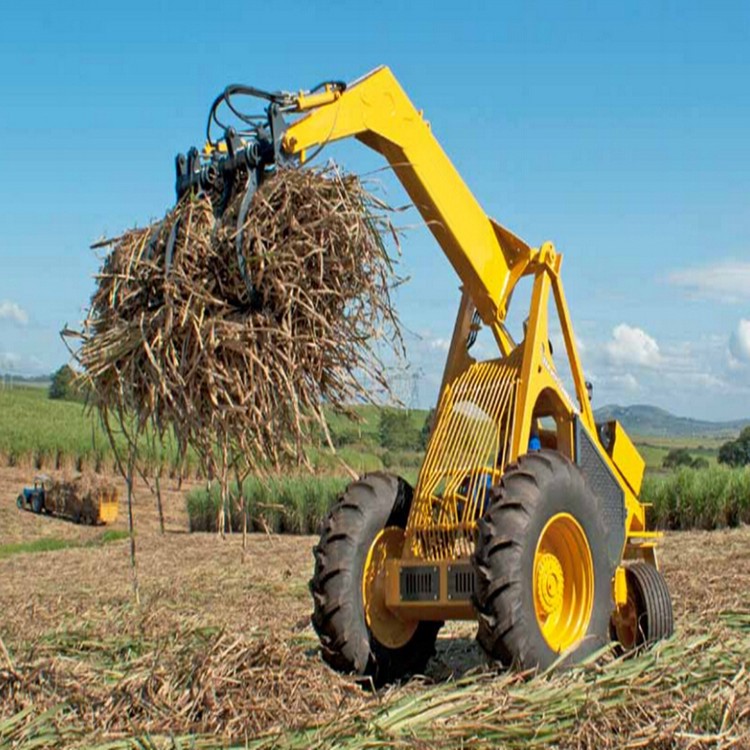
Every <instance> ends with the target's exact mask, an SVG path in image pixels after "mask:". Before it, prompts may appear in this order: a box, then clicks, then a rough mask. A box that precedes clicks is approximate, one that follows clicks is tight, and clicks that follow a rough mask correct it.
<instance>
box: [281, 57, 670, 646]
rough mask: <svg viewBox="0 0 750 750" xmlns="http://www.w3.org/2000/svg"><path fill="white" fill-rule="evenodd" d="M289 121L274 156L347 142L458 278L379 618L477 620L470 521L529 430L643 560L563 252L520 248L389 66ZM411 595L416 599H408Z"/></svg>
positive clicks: (624, 455)
mask: <svg viewBox="0 0 750 750" xmlns="http://www.w3.org/2000/svg"><path fill="white" fill-rule="evenodd" d="M297 111H298V112H299V113H302V116H300V117H298V118H297V119H296V120H295V121H293V122H292V123H291V124H290V125H289V127H288V129H287V131H286V133H285V135H284V138H283V142H282V147H283V149H284V150H285V152H286V153H287V154H290V155H297V156H299V157H300V158H302V159H303V160H304V157H305V155H306V153H307V152H308V151H309V150H310V149H313V148H316V147H318V146H321V145H324V144H326V143H328V142H331V141H336V140H339V139H342V138H348V137H354V138H357V139H358V140H359V141H361V142H362V143H364V144H365V145H367V146H369V147H370V148H372V149H374V150H375V151H377V152H379V153H380V154H382V155H383V156H384V157H385V158H386V159H387V160H388V162H389V164H390V165H391V167H392V168H393V171H394V172H395V174H396V175H397V177H398V178H399V180H400V181H401V183H402V184H403V186H404V188H405V189H406V191H407V193H408V194H409V196H410V197H411V199H412V201H413V203H414V206H415V207H416V208H417V210H418V211H419V212H420V214H421V215H422V217H423V218H424V220H425V222H426V224H427V226H428V227H429V229H430V231H431V232H432V233H433V235H434V236H435V239H436V240H437V242H438V244H439V245H440V247H441V248H442V249H443V251H444V252H445V254H446V256H447V257H448V259H449V260H450V262H451V264H452V265H453V267H454V268H455V270H456V272H457V273H458V275H459V277H460V279H461V280H462V282H463V287H462V298H461V304H460V307H459V311H458V316H457V319H456V323H455V328H454V333H453V337H452V341H451V346H450V350H449V354H448V359H447V363H446V367H445V373H444V377H443V383H442V387H441V392H440V397H439V403H438V408H437V412H436V421H435V425H434V429H433V432H432V435H431V438H430V441H429V445H428V447H427V452H426V456H425V459H424V463H423V465H422V468H421V471H420V473H419V479H418V482H417V485H416V488H415V493H414V500H413V503H412V507H411V511H410V516H409V520H408V524H407V528H406V531H405V537H404V539H403V543H402V542H401V541H399V543H398V549H399V550H400V555H399V556H397V557H394V556H393V555H391V556H390V557H389V558H388V559H386V560H385V561H384V563H383V565H384V574H383V576H382V580H381V579H378V586H380V587H381V588H382V589H383V590H384V596H385V602H386V604H387V607H388V608H389V610H390V611H391V612H393V613H395V614H396V615H398V617H399V618H401V619H403V620H404V621H409V620H446V619H462V618H474V617H475V616H476V615H475V612H474V610H473V608H472V606H471V601H470V591H469V589H470V580H469V578H470V575H471V565H470V555H471V554H472V550H473V547H474V543H475V538H476V532H477V522H478V519H479V518H480V517H481V515H482V513H483V509H484V508H485V505H486V499H487V493H488V491H489V487H491V486H492V485H495V484H497V483H498V482H499V481H500V479H501V477H502V474H503V471H504V469H505V467H506V466H507V465H508V464H511V463H512V462H514V461H515V460H516V459H517V458H518V457H519V456H521V455H522V454H524V453H526V452H527V450H528V446H529V440H530V436H531V435H532V433H534V434H537V433H538V435H539V439H540V441H541V444H542V446H543V447H547V448H554V449H556V450H557V451H559V452H560V453H562V454H564V455H565V456H567V457H569V458H570V459H571V460H572V461H574V462H576V463H579V464H580V463H581V462H582V460H584V459H585V460H586V461H589V462H590V465H591V466H592V467H594V468H595V470H596V472H597V476H598V477H600V478H602V481H603V482H605V484H606V488H607V491H608V492H609V493H610V495H612V496H613V497H614V496H616V498H617V499H616V501H613V504H612V507H613V508H614V509H615V511H616V512H615V514H614V515H615V516H616V517H615V518H614V520H613V519H611V518H610V519H609V522H610V524H613V526H614V527H615V532H616V533H615V535H614V537H615V541H616V544H617V549H616V550H614V554H615V555H617V559H618V560H619V561H620V562H622V561H624V560H626V559H637V558H641V559H645V560H647V561H649V562H652V563H654V564H655V556H654V541H655V538H656V536H657V535H656V534H654V533H652V532H648V531H647V530H646V518H645V508H644V506H643V505H642V504H641V503H640V502H639V500H638V493H639V491H640V487H641V480H642V477H643V471H644V462H643V459H642V458H641V457H640V455H639V454H638V452H637V450H636V449H635V447H634V446H633V444H632V442H631V441H630V439H629V438H628V436H627V434H626V433H625V431H624V430H623V428H622V426H621V425H619V424H617V423H616V422H615V423H609V424H607V425H597V424H595V421H594V415H593V412H592V408H591V404H590V400H589V396H588V392H587V387H586V381H585V379H584V374H583V371H582V368H581V362H580V358H579V355H578V350H577V346H576V339H575V336H574V333H573V327H572V324H571V321H570V316H569V312H568V307H567V302H566V298H565V294H564V291H563V284H562V281H561V277H560V269H561V265H562V259H563V258H562V255H561V254H560V253H558V252H557V250H556V249H555V247H554V246H553V245H552V243H550V242H544V243H542V244H541V245H540V246H539V247H531V246H529V245H527V244H526V243H525V242H524V241H523V240H521V239H519V238H518V237H517V236H515V235H514V234H513V233H512V232H510V231H509V230H507V229H505V228H504V227H502V226H501V225H500V224H498V223H497V222H496V221H494V220H492V219H491V218H489V217H488V216H487V215H486V213H485V212H484V210H483V209H482V207H481V206H480V204H479V203H478V202H477V200H476V199H475V197H474V196H473V195H472V193H471V191H470V190H469V188H468V187H467V186H466V184H465V183H464V181H463V180H462V179H461V177H460V175H459V174H458V172H457V171H456V169H455V167H454V166H453V165H452V164H451V162H450V160H449V159H448V157H447V156H446V154H445V153H444V151H443V149H442V148H441V146H440V144H439V143H438V141H437V140H436V138H435V137H434V135H433V133H432V131H431V129H430V125H429V123H428V122H427V121H426V120H425V119H424V118H423V116H422V114H421V113H420V112H419V111H418V110H417V109H416V108H415V107H414V105H413V104H412V103H411V102H410V101H409V99H408V97H407V96H406V94H405V93H404V92H403V90H402V88H401V87H400V85H399V84H398V82H397V81H396V79H395V77H394V76H393V74H392V73H391V71H390V70H389V69H388V68H379V69H377V70H375V71H373V72H372V73H370V74H369V75H367V76H365V77H363V78H362V79H360V80H359V81H356V82H355V83H353V84H351V85H350V86H349V87H348V88H347V89H346V90H345V91H338V90H336V91H334V90H326V91H324V92H322V93H320V94H316V95H313V96H310V97H305V96H300V97H299V98H298V99H297ZM524 277H531V279H532V293H531V302H530V305H529V309H528V319H527V324H526V331H525V336H524V339H523V341H520V342H515V341H514V340H513V338H512V337H511V335H510V333H509V332H508V330H507V328H506V326H505V321H506V316H507V312H508V307H509V304H510V302H511V297H512V294H513V292H514V290H515V289H516V286H517V284H518V282H519V281H520V280H521V279H522V278H524ZM551 305H554V309H555V311H556V313H557V318H558V319H559V325H560V329H561V332H562V337H563V341H564V349H565V351H564V356H565V358H566V359H567V363H568V365H569V371H570V375H571V376H572V383H573V390H574V392H573V393H572V394H570V393H568V392H567V390H566V388H565V386H564V384H563V378H562V377H561V375H560V374H559V372H558V369H557V366H556V364H555V358H554V357H553V352H552V346H551V344H550V332H549V310H550V306H551ZM475 313H476V315H477V316H478V317H479V319H481V322H482V323H483V324H484V325H485V326H487V327H488V328H489V329H490V330H491V331H492V333H493V335H494V338H495V341H496V342H497V346H498V356H497V358H495V359H492V360H489V361H484V362H478V361H475V360H474V359H473V358H472V357H471V356H470V355H469V352H468V351H467V347H466V341H467V338H468V337H469V335H470V334H471V332H472V328H476V316H475ZM558 356H559V355H558ZM582 457H583V458H582ZM592 471H593V469H592ZM620 509H621V514H620V515H617V514H618V513H619V512H620ZM568 526H570V525H569V524H568ZM561 528H562V529H563V531H564V533H569V534H572V535H573V536H575V529H574V528H573V527H570V528H569V529H568V531H565V529H566V528H568V527H566V525H565V523H562V522H561ZM571 538H573V537H571ZM391 547H392V545H391ZM618 550H619V551H618ZM544 554H546V555H547V557H544ZM551 559H552V556H551V555H550V554H549V553H540V560H541V563H540V565H541V566H542V568H544V567H545V565H546V570H547V574H548V578H549V580H550V581H552V582H553V583H554V563H552V562H550V561H551ZM547 563H549V564H548V565H547ZM420 577H421V578H420ZM583 583H585V581H584V582H582V585H583ZM410 586H415V587H416V588H417V589H418V590H419V595H418V596H411V595H410V589H409V587H410ZM612 587H613V598H614V600H615V602H617V603H621V602H622V601H624V598H626V596H627V592H626V591H625V590H624V588H623V587H625V578H624V575H623V572H622V568H620V567H618V570H617V571H616V574H615V576H614V579H613V581H612ZM425 592H428V594H427V595H425ZM540 606H541V605H540ZM396 630H398V629H396ZM571 632H573V631H571ZM390 635H392V634H386V636H387V637H390ZM394 637H395V636H394ZM561 639H562V640H561V642H563V641H564V640H565V637H564V636H561Z"/></svg>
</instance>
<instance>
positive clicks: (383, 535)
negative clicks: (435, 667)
mask: <svg viewBox="0 0 750 750" xmlns="http://www.w3.org/2000/svg"><path fill="white" fill-rule="evenodd" d="M411 500H412V488H411V487H410V486H409V485H408V484H407V483H406V482H405V481H404V480H403V479H401V478H399V477H395V476H392V475H390V474H385V473H381V472H375V473H372V474H367V475H365V476H363V477H361V478H360V479H359V480H358V481H356V482H353V483H352V484H350V485H349V487H348V488H347V490H346V492H345V493H344V494H343V495H342V496H341V498H339V501H338V502H337V503H336V505H335V506H334V508H333V509H332V510H331V512H330V513H329V515H328V517H327V518H326V520H325V522H324V525H323V531H322V534H321V537H320V542H319V544H318V545H317V546H316V547H315V548H314V549H313V554H314V555H315V572H314V574H313V577H312V580H311V581H310V591H311V593H312V596H313V601H314V611H313V615H312V622H313V626H314V627H315V630H316V631H317V633H318V635H319V637H320V643H321V650H322V654H323V659H325V661H326V662H327V663H328V664H330V665H331V666H332V667H333V668H334V669H336V670H338V671H340V672H345V673H354V674H356V675H361V676H362V677H367V678H370V679H371V680H372V682H373V683H374V685H375V686H376V687H379V686H381V685H383V684H385V683H388V682H393V681H395V680H399V679H401V678H402V677H405V676H407V675H410V674H415V673H420V672H422V671H423V670H424V668H425V666H426V665H427V662H428V661H429V659H430V657H431V656H432V655H433V653H434V651H435V640H436V638H437V633H438V630H439V629H440V626H441V625H442V623H441V622H417V621H405V620H401V619H400V618H398V617H397V616H396V615H395V614H393V613H392V612H391V611H390V610H388V609H387V608H386V607H385V602H384V587H383V583H384V573H385V570H384V562H385V560H386V559H388V558H394V557H397V556H400V553H401V547H402V545H403V529H405V528H406V521H407V519H408V517H409V508H410V507H411Z"/></svg>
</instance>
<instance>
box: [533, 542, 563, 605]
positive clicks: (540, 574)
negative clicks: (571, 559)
mask: <svg viewBox="0 0 750 750" xmlns="http://www.w3.org/2000/svg"><path fill="white" fill-rule="evenodd" d="M538 566H539V567H538V569H537V596H538V597H539V605H540V607H541V609H542V611H543V612H544V613H545V614H547V615H550V614H552V613H553V612H556V611H557V610H558V609H560V607H562V603H563V590H564V588H565V578H564V575H563V569H562V565H560V561H559V560H558V559H557V558H556V557H555V556H554V555H553V554H550V553H549V552H543V553H542V554H541V556H540V558H539V563H538Z"/></svg>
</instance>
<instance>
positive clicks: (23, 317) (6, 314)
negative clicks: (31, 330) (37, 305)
mask: <svg viewBox="0 0 750 750" xmlns="http://www.w3.org/2000/svg"><path fill="white" fill-rule="evenodd" d="M0 320H10V321H11V322H12V323H18V325H22V326H25V325H26V324H27V323H28V322H29V315H28V313H27V312H26V310H24V309H23V308H22V307H21V305H19V304H17V303H16V302H11V301H10V300H7V299H6V300H3V301H2V302H0Z"/></svg>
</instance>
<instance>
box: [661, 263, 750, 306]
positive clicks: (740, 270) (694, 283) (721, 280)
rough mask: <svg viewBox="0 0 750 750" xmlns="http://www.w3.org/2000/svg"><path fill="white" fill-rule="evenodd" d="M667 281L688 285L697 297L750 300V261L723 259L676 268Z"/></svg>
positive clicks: (676, 284)
mask: <svg viewBox="0 0 750 750" xmlns="http://www.w3.org/2000/svg"><path fill="white" fill-rule="evenodd" d="M667 280H668V281H669V282H670V283H671V284H674V285H675V286H681V287H685V289H687V290H688V292H689V293H690V294H692V295H693V296H695V297H702V298H706V297H707V298H710V299H716V300H719V301H721V302H731V303H736V302H742V301H743V300H748V299H750V263H748V262H744V261H723V262H721V263H715V264H713V265H710V266H702V267H697V268H685V269H683V270H681V271H674V272H673V273H671V274H670V275H669V276H668V277H667Z"/></svg>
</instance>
